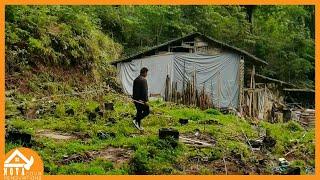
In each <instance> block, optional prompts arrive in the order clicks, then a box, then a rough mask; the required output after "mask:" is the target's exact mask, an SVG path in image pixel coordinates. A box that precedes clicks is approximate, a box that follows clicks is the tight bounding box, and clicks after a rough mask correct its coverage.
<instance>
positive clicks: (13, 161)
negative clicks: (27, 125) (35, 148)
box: [4, 150, 34, 175]
mask: <svg viewBox="0 0 320 180" xmlns="http://www.w3.org/2000/svg"><path fill="white" fill-rule="evenodd" d="M21 160H23V161H24V162H21ZM33 162H34V159H33V157H32V156H31V157H30V159H27V158H26V157H25V156H24V155H23V154H22V153H21V152H20V151H19V150H15V151H14V152H13V153H12V154H11V155H10V156H9V158H8V159H6V161H5V162H4V168H5V174H7V173H6V172H7V168H8V169H10V170H9V171H10V174H12V173H13V169H14V168H15V169H16V171H18V169H19V168H22V169H21V175H23V174H24V169H26V170H30V167H31V166H32V164H33Z"/></svg>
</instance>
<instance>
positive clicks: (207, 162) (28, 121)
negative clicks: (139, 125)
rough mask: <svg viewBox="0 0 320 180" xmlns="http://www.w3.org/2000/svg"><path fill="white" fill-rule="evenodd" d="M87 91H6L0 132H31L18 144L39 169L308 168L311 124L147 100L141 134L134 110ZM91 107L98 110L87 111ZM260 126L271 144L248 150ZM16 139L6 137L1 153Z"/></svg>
mask: <svg viewBox="0 0 320 180" xmlns="http://www.w3.org/2000/svg"><path fill="white" fill-rule="evenodd" d="M87 92H89V93H86V94H78V95H76V96H53V97H51V98H49V99H42V100H35V99H34V98H33V97H32V96H26V95H23V94H20V93H12V94H11V95H8V98H7V101H6V114H7V115H8V116H9V115H10V114H14V116H12V117H7V119H6V125H7V131H11V130H12V129H15V130H18V131H20V132H25V133H27V134H31V135H32V139H31V142H30V143H28V144H24V145H25V146H29V147H31V148H32V149H34V150H36V151H37V152H39V153H40V155H41V157H42V158H43V160H44V165H45V172H46V173H47V174H225V164H226V167H227V171H228V174H272V173H275V172H274V171H273V168H275V167H276V166H277V163H278V162H277V160H278V158H280V157H285V158H286V159H287V160H288V161H290V162H291V163H292V164H293V165H294V166H300V167H301V168H302V173H310V169H312V167H314V157H315V151H314V136H315V135H314V129H309V130H305V129H304V128H302V127H301V126H300V125H298V124H297V123H295V122H288V123H284V124H270V123H268V122H265V121H260V122H251V121H249V120H245V119H240V118H238V117H236V116H234V115H223V114H221V113H220V112H218V111H217V110H214V109H209V110H206V111H203V110H200V109H197V108H194V107H185V106H182V105H175V104H171V103H166V102H162V101H160V100H155V101H152V102H151V106H152V107H153V108H152V113H151V114H150V115H149V116H148V117H147V118H146V119H144V120H143V126H144V127H145V131H144V132H139V131H138V130H137V129H135V128H134V126H133V124H132V122H131V121H132V117H133V116H134V113H135V109H134V106H133V104H132V103H131V101H130V99H129V98H127V97H126V96H124V95H123V94H118V93H116V92H114V91H111V90H110V91H103V92H100V93H90V92H91V91H87ZM108 102H113V103H114V110H104V108H103V104H104V103H108ZM97 107H99V109H97ZM21 109H26V110H25V114H23V113H21ZM70 109H73V111H74V114H73V113H72V112H71V111H70ZM98 110H99V112H100V111H101V112H102V113H103V114H101V113H100V115H99V113H95V112H96V111H98ZM90 113H91V114H92V113H94V114H97V116H96V118H92V116H90ZM179 118H188V119H189V123H188V124H186V125H181V124H180V123H179ZM210 120H211V121H210ZM163 127H171V128H175V129H177V130H179V132H180V136H182V137H187V138H191V139H194V140H197V141H204V142H208V143H210V144H212V145H213V146H212V147H197V146H196V145H190V144H188V143H184V142H183V141H182V140H181V139H180V141H179V143H178V145H177V146H175V143H174V142H173V141H170V140H160V139H159V138H158V130H159V128H163ZM266 130H268V131H270V134H271V137H273V138H275V140H276V145H275V147H272V148H263V149H261V150H260V151H254V152H253V151H251V149H250V146H249V145H248V143H247V141H246V137H247V138H248V139H258V138H259V136H261V135H263V134H264V133H265V131H266ZM197 132H198V133H199V135H197V136H196V135H195V133H197ZM21 144H23V142H22V141H20V140H18V139H15V140H8V139H7V142H6V151H8V150H10V149H12V148H13V147H16V146H21ZM293 149H296V150H295V151H293V152H291V153H289V154H288V155H287V156H285V154H287V153H288V152H290V151H292V150H293ZM308 169H309V170H308Z"/></svg>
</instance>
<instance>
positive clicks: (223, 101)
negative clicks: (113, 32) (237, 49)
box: [117, 52, 240, 108]
mask: <svg viewBox="0 0 320 180" xmlns="http://www.w3.org/2000/svg"><path fill="white" fill-rule="evenodd" d="M239 60H240V56H239V55H238V54H234V53H230V52H223V53H221V54H218V55H203V54H195V53H174V54H164V55H155V56H150V57H146V58H141V59H136V60H133V61H131V62H123V63H118V65H117V66H118V70H119V78H120V80H121V83H122V86H123V89H124V91H125V92H126V93H128V94H130V95H132V85H133V80H134V79H135V78H136V77H137V76H138V75H139V71H140V69H141V68H142V67H147V68H148V69H149V72H148V77H147V80H148V87H149V94H161V96H164V93H165V81H166V77H167V74H168V75H169V76H170V77H171V81H172V82H177V85H178V91H180V92H182V88H183V80H187V79H188V80H190V79H191V78H192V74H194V72H196V87H197V89H198V90H201V89H202V88H203V86H204V88H205V91H206V92H210V93H211V96H212V102H213V104H214V105H215V106H217V107H233V108H237V107H238V101H239V83H238V76H239V72H238V71H239Z"/></svg>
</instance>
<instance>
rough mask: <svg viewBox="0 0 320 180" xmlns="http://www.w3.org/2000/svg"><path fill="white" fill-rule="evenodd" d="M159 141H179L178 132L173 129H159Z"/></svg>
mask: <svg viewBox="0 0 320 180" xmlns="http://www.w3.org/2000/svg"><path fill="white" fill-rule="evenodd" d="M159 138H160V139H170V138H172V139H176V140H178V139H179V131H178V130H176V129H173V128H161V129H159Z"/></svg>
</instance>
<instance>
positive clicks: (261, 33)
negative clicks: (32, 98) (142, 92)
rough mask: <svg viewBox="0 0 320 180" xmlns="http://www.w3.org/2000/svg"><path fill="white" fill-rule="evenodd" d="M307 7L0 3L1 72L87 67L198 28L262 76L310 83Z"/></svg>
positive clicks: (309, 12)
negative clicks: (248, 56)
mask: <svg viewBox="0 0 320 180" xmlns="http://www.w3.org/2000/svg"><path fill="white" fill-rule="evenodd" d="M314 11H315V10H314V6H90V7H89V6H7V7H6V71H7V73H12V72H15V71H21V70H22V69H21V68H25V67H30V66H33V65H37V64H39V63H40V64H41V63H45V64H50V65H63V66H66V67H67V66H74V65H77V66H80V67H82V68H83V69H88V68H90V67H91V66H93V65H94V64H96V63H97V62H98V63H105V62H107V61H110V60H113V59H117V58H119V57H120V56H126V55H128V54H131V53H134V52H136V51H137V50H141V49H145V48H148V47H150V46H154V45H156V44H158V43H161V42H164V41H167V40H169V39H172V38H176V37H179V36H182V35H185V34H187V33H190V32H194V31H198V32H201V33H204V34H206V35H209V36H212V37H214V38H216V39H219V40H221V41H223V42H227V43H229V44H232V45H235V46H237V47H240V48H243V49H245V50H247V51H249V52H251V53H253V54H255V55H256V56H257V57H260V58H262V59H265V60H266V61H267V62H269V65H268V66H266V67H265V68H264V74H266V75H268V76H271V77H274V78H278V79H281V80H285V81H289V82H292V83H295V84H298V85H299V86H309V87H313V86H314V64H315V62H314V61H315V60H314V56H315V55H314V53H315V44H314V31H315V27H314Z"/></svg>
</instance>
